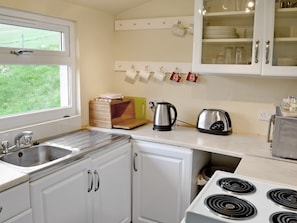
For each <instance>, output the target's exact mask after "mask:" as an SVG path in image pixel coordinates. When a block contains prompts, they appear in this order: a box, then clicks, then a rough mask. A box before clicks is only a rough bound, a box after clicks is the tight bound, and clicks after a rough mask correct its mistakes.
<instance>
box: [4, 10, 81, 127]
mask: <svg viewBox="0 0 297 223" xmlns="http://www.w3.org/2000/svg"><path fill="white" fill-rule="evenodd" d="M12 15H13V16H12ZM4 22H5V24H9V25H21V26H25V27H30V28H41V29H47V30H53V31H60V32H62V33H63V40H65V41H64V43H63V44H62V46H64V48H62V51H49V50H36V49H33V53H29V54H23V55H19V56H18V55H14V54H12V53H11V51H14V50H16V51H17V50H22V49H21V48H9V47H0V61H1V62H0V63H1V64H18V65H27V64H34V65H67V66H68V69H67V70H68V75H67V78H68V86H69V89H68V98H69V106H66V107H60V108H54V109H46V110H39V111H33V112H28V113H23V114H13V115H10V116H3V117H0V123H1V125H0V131H2V130H6V129H12V128H18V127H22V126H28V125H34V124H38V123H44V122H49V121H55V120H59V119H62V118H65V117H71V116H77V115H79V110H80V108H79V107H78V106H79V103H78V100H79V91H78V89H77V80H76V79H77V76H76V68H75V44H74V39H75V35H74V34H75V30H74V22H72V21H68V20H64V19H58V18H53V17H49V16H44V15H39V14H35V13H28V12H23V11H18V10H12V9H8V8H2V7H0V23H4ZM23 50H31V49H26V48H25V49H23ZM0 106H1V105H0Z"/></svg>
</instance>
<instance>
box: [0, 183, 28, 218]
mask: <svg viewBox="0 0 297 223" xmlns="http://www.w3.org/2000/svg"><path fill="white" fill-rule="evenodd" d="M0 222H5V223H11V222H14V223H31V222H32V213H31V208H30V196H29V183H28V182H26V183H22V184H20V185H18V186H15V187H13V188H10V189H8V190H6V191H3V192H1V193H0Z"/></svg>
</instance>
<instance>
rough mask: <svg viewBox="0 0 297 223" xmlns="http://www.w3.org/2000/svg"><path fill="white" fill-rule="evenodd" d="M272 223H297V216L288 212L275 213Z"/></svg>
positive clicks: (272, 216)
mask: <svg viewBox="0 0 297 223" xmlns="http://www.w3.org/2000/svg"><path fill="white" fill-rule="evenodd" d="M270 222H271V223H297V214H296V213H293V212H288V211H282V212H277V213H274V214H272V215H271V216H270Z"/></svg>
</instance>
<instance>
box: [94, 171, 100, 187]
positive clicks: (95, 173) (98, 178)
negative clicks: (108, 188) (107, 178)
mask: <svg viewBox="0 0 297 223" xmlns="http://www.w3.org/2000/svg"><path fill="white" fill-rule="evenodd" d="M94 177H97V185H96V187H95V189H94V191H95V192H96V191H98V190H99V188H100V176H99V173H98V171H97V170H95V171H94Z"/></svg>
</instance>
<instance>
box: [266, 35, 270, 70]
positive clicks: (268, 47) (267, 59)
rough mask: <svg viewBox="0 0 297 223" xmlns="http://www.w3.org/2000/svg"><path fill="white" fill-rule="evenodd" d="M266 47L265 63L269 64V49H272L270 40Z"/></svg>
mask: <svg viewBox="0 0 297 223" xmlns="http://www.w3.org/2000/svg"><path fill="white" fill-rule="evenodd" d="M265 49H266V56H265V58H266V60H265V63H266V64H269V50H270V41H269V40H268V41H267V42H266V46H265Z"/></svg>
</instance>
